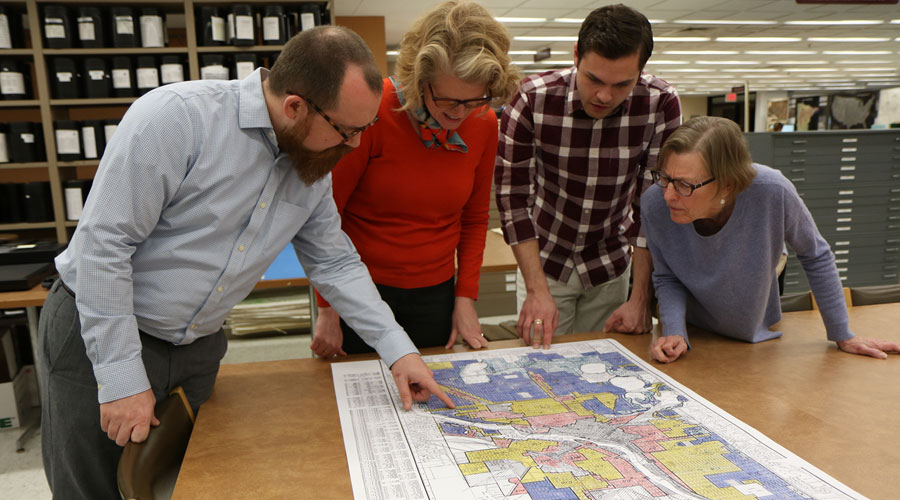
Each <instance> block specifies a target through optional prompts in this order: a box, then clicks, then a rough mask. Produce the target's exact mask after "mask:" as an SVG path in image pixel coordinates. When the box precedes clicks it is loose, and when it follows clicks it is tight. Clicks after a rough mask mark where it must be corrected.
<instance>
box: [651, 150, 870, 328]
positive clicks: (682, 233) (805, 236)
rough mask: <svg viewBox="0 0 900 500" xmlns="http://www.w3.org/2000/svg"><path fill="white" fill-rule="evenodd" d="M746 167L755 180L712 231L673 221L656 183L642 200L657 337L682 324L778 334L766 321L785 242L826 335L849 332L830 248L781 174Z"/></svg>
mask: <svg viewBox="0 0 900 500" xmlns="http://www.w3.org/2000/svg"><path fill="white" fill-rule="evenodd" d="M753 167H754V168H755V169H756V172H757V173H756V178H755V179H754V180H753V183H752V184H751V185H750V187H749V188H747V190H746V191H744V192H743V193H741V194H739V195H738V197H737V200H736V203H735V207H734V211H733V212H732V214H731V218H730V219H729V220H728V222H727V223H726V224H725V226H724V227H723V228H722V229H721V230H720V231H719V232H718V233H716V234H714V235H712V236H700V235H699V234H697V232H696V231H695V230H694V226H693V224H676V223H675V222H672V219H671V218H670V217H669V209H668V207H667V206H666V202H665V200H664V199H663V190H662V189H661V188H660V187H659V186H656V185H654V186H651V187H650V188H649V189H648V190H647V191H646V192H645V193H644V195H643V197H642V198H641V220H642V224H643V227H644V228H645V230H646V233H647V239H648V242H649V247H650V253H651V255H652V256H653V285H654V286H655V287H656V295H657V297H658V298H659V306H660V317H661V321H662V329H663V330H662V331H663V335H681V336H683V337H685V339H687V330H686V324H685V323H686V322H688V323H691V324H693V325H696V326H699V327H700V328H703V329H705V330H709V331H713V332H716V333H719V334H722V335H726V336H728V337H732V338H735V339H739V340H744V341H747V342H761V341H763V340H769V339H772V338H777V337H780V336H781V333H782V332H777V331H776V332H773V331H769V329H768V327H770V326H771V325H773V324H775V323H777V322H778V321H779V320H780V319H781V303H780V300H779V297H778V280H777V277H776V275H775V268H776V266H777V264H778V259H779V257H780V256H781V254H782V251H783V249H784V248H785V243H787V244H788V246H790V248H791V249H793V250H794V252H796V254H797V257H798V258H799V260H800V262H801V263H802V265H803V270H804V271H805V272H806V277H807V279H808V281H809V283H810V287H811V288H812V291H813V294H814V295H815V297H816V302H817V303H818V305H819V309H820V310H821V313H822V319H823V320H824V322H825V328H826V331H827V333H828V339H829V340H835V341H837V340H846V339H849V338H851V337H853V333H852V332H851V331H850V328H849V319H848V317H847V309H846V306H845V304H844V295H843V290H842V285H841V281H840V278H839V276H838V272H837V267H836V266H835V263H834V254H833V253H832V252H831V249H830V248H829V246H828V243H827V242H825V240H824V239H823V238H822V236H821V235H820V234H819V231H818V229H816V225H815V222H813V219H812V216H811V215H810V213H809V210H807V209H806V206H805V205H804V204H803V201H802V200H801V199H800V196H799V195H798V194H797V190H796V189H795V188H794V186H793V184H791V183H790V181H788V180H787V179H786V178H785V177H784V176H783V175H782V174H781V172H778V171H777V170H774V169H772V168H769V167H766V166H764V165H758V164H754V165H753Z"/></svg>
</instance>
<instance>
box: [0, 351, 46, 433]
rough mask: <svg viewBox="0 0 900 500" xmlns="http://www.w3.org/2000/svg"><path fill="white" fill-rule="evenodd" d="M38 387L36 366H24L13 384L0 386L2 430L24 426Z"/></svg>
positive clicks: (0, 427) (0, 425)
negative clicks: (24, 420)
mask: <svg viewBox="0 0 900 500" xmlns="http://www.w3.org/2000/svg"><path fill="white" fill-rule="evenodd" d="M36 387H37V379H36V377H35V373H34V365H27V366H23V367H22V369H21V370H19V373H18V375H16V378H15V379H14V380H13V381H12V382H5V383H2V384H0V429H12V428H15V427H20V426H21V425H22V423H23V419H24V418H25V416H26V415H27V414H28V412H29V411H30V410H31V407H32V403H33V399H34V395H33V392H35V389H36Z"/></svg>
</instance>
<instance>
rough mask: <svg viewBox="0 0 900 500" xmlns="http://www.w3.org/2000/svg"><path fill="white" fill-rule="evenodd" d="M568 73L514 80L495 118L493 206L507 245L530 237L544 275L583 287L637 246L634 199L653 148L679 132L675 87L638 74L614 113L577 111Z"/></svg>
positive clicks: (617, 269) (615, 272) (646, 179)
mask: <svg viewBox="0 0 900 500" xmlns="http://www.w3.org/2000/svg"><path fill="white" fill-rule="evenodd" d="M575 74H576V69H575V67H571V68H568V69H565V70H560V71H552V72H548V73H541V74H538V75H534V76H531V77H529V78H526V79H525V80H524V81H523V82H522V86H521V88H520V90H519V95H517V96H516V97H515V98H513V101H512V102H511V103H510V104H509V106H507V107H506V109H504V111H503V117H502V118H501V120H500V142H499V144H498V146H497V152H498V154H497V162H496V165H495V170H494V183H495V185H496V190H497V192H496V196H497V208H498V209H499V211H500V222H501V224H502V228H503V235H504V238H505V239H506V242H507V243H509V244H510V245H515V244H518V243H522V242H524V241H527V240H530V239H534V238H537V239H538V244H539V246H540V249H541V262H543V266H544V272H545V273H546V274H547V276H549V277H550V278H553V279H555V280H557V281H562V282H566V281H568V279H569V277H570V275H571V273H572V271H573V270H574V271H576V272H577V273H578V276H579V278H580V280H581V284H582V286H584V287H585V289H587V288H591V287H593V286H596V285H599V284H601V283H605V282H607V281H609V280H611V279H613V278H616V277H617V276H620V275H621V274H622V273H623V272H625V269H626V268H627V267H628V262H629V260H630V259H631V245H633V244H634V245H637V246H639V247H646V246H647V242H646V239H645V237H644V234H643V231H641V229H640V221H641V217H640V211H639V210H640V206H639V200H640V194H641V193H643V192H644V190H645V189H646V188H647V187H649V186H650V185H651V183H652V182H653V181H652V179H651V177H650V172H649V171H650V170H651V169H652V168H653V167H655V166H656V160H657V158H658V156H659V150H660V148H661V147H662V145H663V143H664V142H665V140H666V139H667V138H668V137H669V135H670V134H671V133H672V132H673V131H674V130H675V129H676V128H678V126H679V125H681V103H680V102H679V100H678V94H677V93H676V91H675V89H674V88H673V87H672V86H671V85H669V84H668V83H666V82H665V81H663V80H660V79H659V78H656V77H654V76H653V75H650V74H647V73H643V74H642V75H641V78H640V79H639V80H638V82H637V85H635V87H634V90H633V91H632V92H631V95H629V96H628V98H627V99H625V101H624V102H623V103H622V105H621V106H620V107H619V109H617V110H615V111H614V112H613V113H611V114H610V115H608V116H607V117H605V118H603V119H599V120H596V119H593V118H591V117H590V116H588V115H587V113H585V111H584V107H583V105H582V103H581V100H580V99H579V97H578V92H577V91H576V87H575Z"/></svg>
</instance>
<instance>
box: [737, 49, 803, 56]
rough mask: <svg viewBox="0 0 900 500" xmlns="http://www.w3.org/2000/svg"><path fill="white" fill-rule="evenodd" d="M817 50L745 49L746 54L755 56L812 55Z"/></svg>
mask: <svg viewBox="0 0 900 500" xmlns="http://www.w3.org/2000/svg"><path fill="white" fill-rule="evenodd" d="M818 53H819V51H817V50H745V51H744V54H747V55H753V56H811V55H815V54H818Z"/></svg>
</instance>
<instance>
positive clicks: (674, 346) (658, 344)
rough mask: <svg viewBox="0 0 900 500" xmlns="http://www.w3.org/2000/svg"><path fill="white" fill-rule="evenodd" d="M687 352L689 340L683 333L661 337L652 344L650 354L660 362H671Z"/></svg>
mask: <svg viewBox="0 0 900 500" xmlns="http://www.w3.org/2000/svg"><path fill="white" fill-rule="evenodd" d="M685 352H687V341H685V340H684V337H682V336H681V335H669V336H668V337H659V338H658V339H656V340H654V341H653V343H652V344H650V355H651V356H652V357H653V359H655V360H656V361H659V362H660V363H671V362H672V361H675V360H676V359H678V358H679V357H680V356H681V355H682V354H684V353H685Z"/></svg>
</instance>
